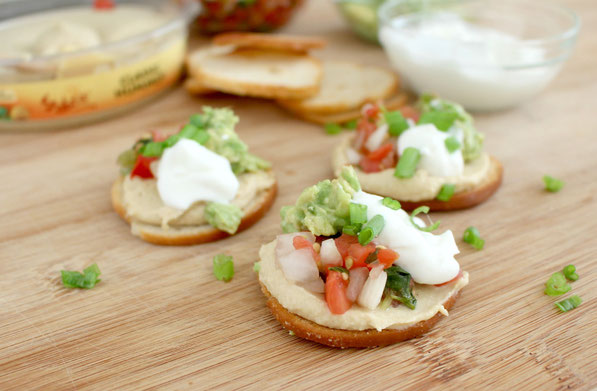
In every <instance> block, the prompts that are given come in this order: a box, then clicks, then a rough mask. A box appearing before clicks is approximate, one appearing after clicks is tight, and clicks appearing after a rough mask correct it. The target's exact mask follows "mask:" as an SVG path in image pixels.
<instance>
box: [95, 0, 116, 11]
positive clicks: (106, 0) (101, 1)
mask: <svg viewBox="0 0 597 391" xmlns="http://www.w3.org/2000/svg"><path fill="white" fill-rule="evenodd" d="M93 8H95V9H96V10H109V9H112V8H114V1H113V0H95V1H94V2H93Z"/></svg>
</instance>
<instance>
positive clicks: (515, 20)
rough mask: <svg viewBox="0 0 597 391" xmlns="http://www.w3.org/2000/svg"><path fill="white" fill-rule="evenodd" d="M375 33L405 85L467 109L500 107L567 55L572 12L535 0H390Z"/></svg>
mask: <svg viewBox="0 0 597 391" xmlns="http://www.w3.org/2000/svg"><path fill="white" fill-rule="evenodd" d="M379 19H380V22H381V27H380V30H379V40H380V42H381V43H382V45H383V47H384V49H385V51H386V54H387V55H388V57H389V58H390V61H391V62H392V64H393V65H394V67H395V68H396V70H397V71H398V72H400V73H401V74H402V76H403V77H404V79H405V81H406V82H407V83H408V84H409V86H410V87H411V88H412V89H414V90H415V91H416V92H418V93H423V92H429V91H431V92H434V93H437V94H439V95H440V96H442V97H445V98H447V99H450V100H454V101H457V102H459V103H461V104H462V105H463V106H465V107H466V108H467V109H469V110H476V111H491V110H501V109H505V108H509V107H513V106H516V105H518V104H520V103H523V102H525V101H527V100H529V99H531V98H532V97H533V96H535V95H536V94H538V93H539V92H540V91H542V90H543V89H544V88H545V87H546V86H547V85H548V84H549V82H550V81H551V80H552V79H553V78H554V77H555V76H556V74H557V73H558V72H559V70H560V69H561V66H562V64H563V63H564V61H565V60H566V59H567V58H568V57H569V55H570V53H571V51H572V48H573V45H574V42H575V40H576V36H577V34H578V29H579V25H580V23H579V21H578V18H577V17H576V15H574V14H573V13H572V12H571V11H568V10H566V9H563V8H560V7H558V6H555V5H552V4H550V3H547V2H542V1H539V0H503V1H500V2H493V1H491V0H456V1H454V0H448V1H445V0H427V1H424V2H413V1H409V0H392V1H389V2H387V3H386V4H384V5H382V7H381V8H380V9H379Z"/></svg>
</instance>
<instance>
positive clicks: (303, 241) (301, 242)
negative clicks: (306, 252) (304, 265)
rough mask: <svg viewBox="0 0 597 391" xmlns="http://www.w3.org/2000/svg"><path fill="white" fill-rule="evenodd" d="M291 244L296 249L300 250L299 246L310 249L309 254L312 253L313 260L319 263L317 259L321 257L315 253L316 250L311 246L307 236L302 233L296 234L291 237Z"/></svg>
mask: <svg viewBox="0 0 597 391" xmlns="http://www.w3.org/2000/svg"><path fill="white" fill-rule="evenodd" d="M292 245H293V246H294V248H295V249H297V250H300V249H301V248H308V249H310V250H311V254H313V259H314V260H315V262H317V263H318V264H319V261H320V260H321V257H320V255H319V254H318V253H317V251H315V249H314V248H313V243H311V242H310V241H309V240H307V238H305V237H304V236H302V235H297V236H295V237H294V238H292Z"/></svg>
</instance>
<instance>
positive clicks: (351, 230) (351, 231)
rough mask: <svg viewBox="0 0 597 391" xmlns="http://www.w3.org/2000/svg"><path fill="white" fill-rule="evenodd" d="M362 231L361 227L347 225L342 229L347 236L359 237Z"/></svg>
mask: <svg viewBox="0 0 597 391" xmlns="http://www.w3.org/2000/svg"><path fill="white" fill-rule="evenodd" d="M360 230H361V226H360V225H345V226H344V227H343V228H342V233H344V234H347V235H352V236H357V235H358V234H359V231H360Z"/></svg>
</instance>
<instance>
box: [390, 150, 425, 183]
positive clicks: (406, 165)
mask: <svg viewBox="0 0 597 391" xmlns="http://www.w3.org/2000/svg"><path fill="white" fill-rule="evenodd" d="M420 159H421V153H420V152H419V150H418V149H416V148H412V147H408V148H406V149H405V150H404V152H402V155H400V159H399V160H398V164H397V165H396V171H394V176H395V177H397V178H411V177H412V176H413V175H414V174H415V171H416V170H417V164H418V163H419V160H420Z"/></svg>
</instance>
